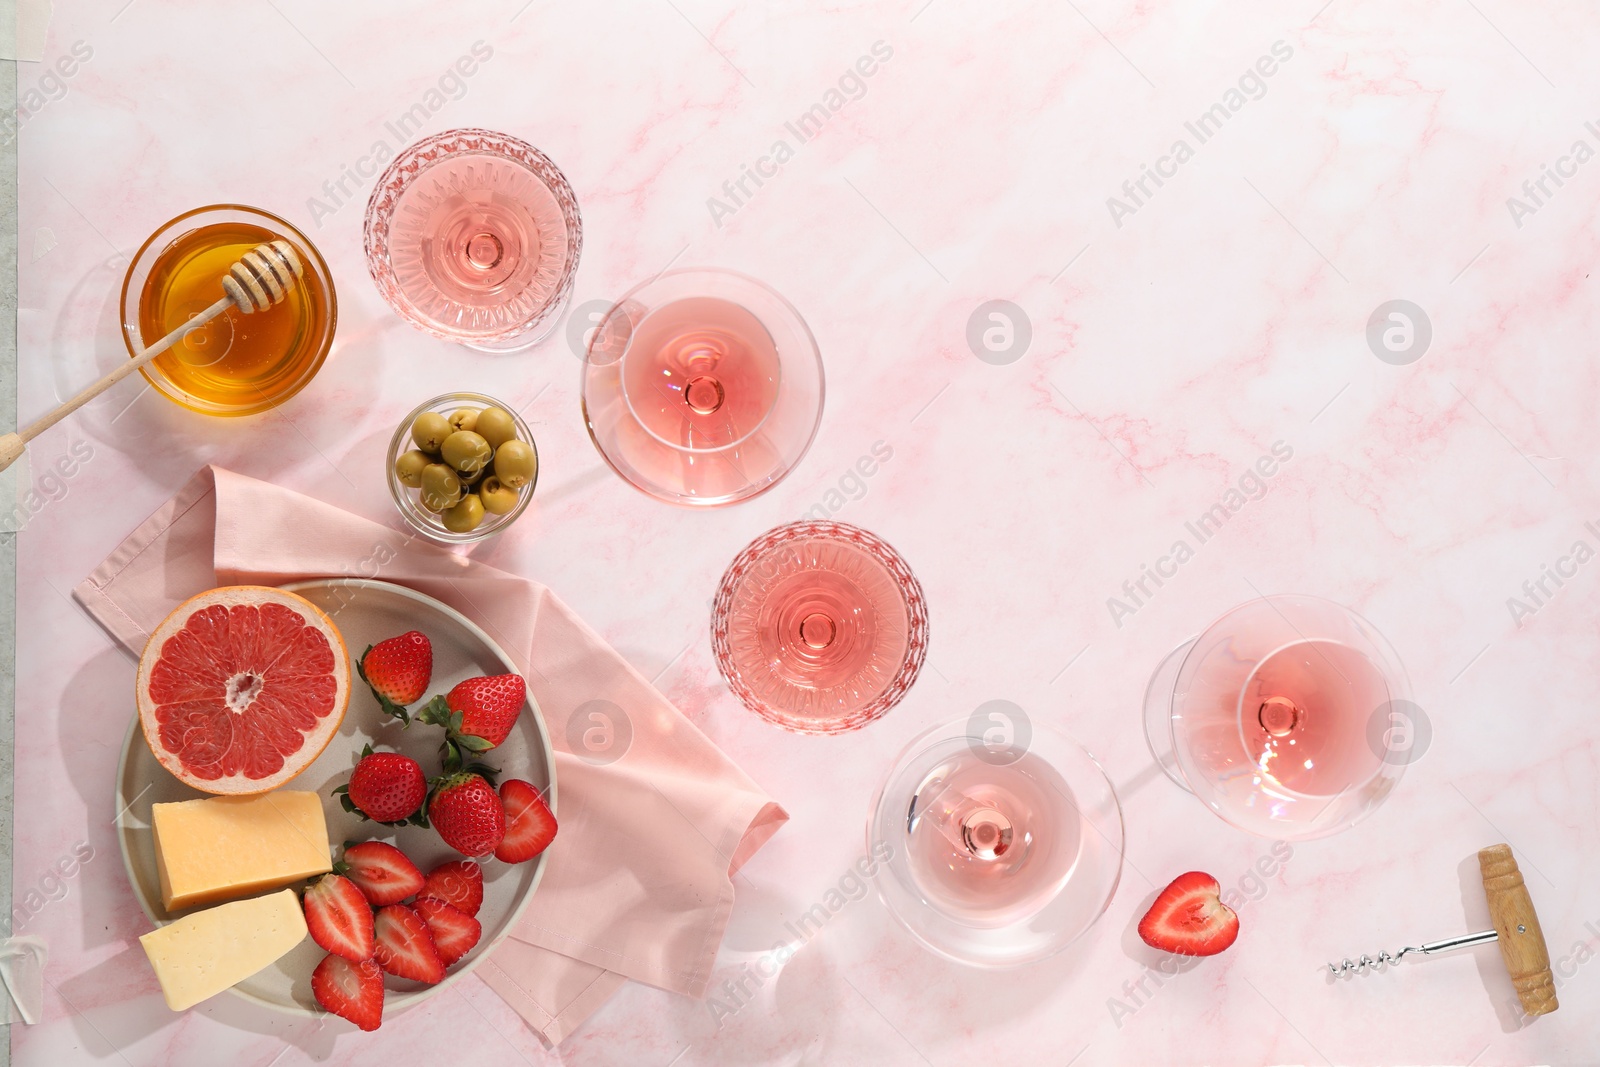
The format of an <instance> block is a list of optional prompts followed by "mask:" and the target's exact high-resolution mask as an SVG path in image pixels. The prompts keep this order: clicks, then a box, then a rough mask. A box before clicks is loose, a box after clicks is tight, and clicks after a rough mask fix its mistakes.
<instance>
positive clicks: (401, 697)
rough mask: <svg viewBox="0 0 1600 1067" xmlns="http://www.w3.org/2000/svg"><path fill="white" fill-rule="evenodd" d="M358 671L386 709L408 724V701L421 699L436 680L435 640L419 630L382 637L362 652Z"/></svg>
mask: <svg viewBox="0 0 1600 1067" xmlns="http://www.w3.org/2000/svg"><path fill="white" fill-rule="evenodd" d="M356 671H357V673H359V674H360V675H361V678H362V680H363V681H364V682H366V683H367V686H368V688H370V689H371V690H372V695H373V696H374V697H375V698H377V701H378V705H379V706H380V707H382V708H383V710H384V712H385V713H386V714H388V715H392V716H394V717H395V718H397V719H399V720H401V721H402V722H404V723H407V724H408V725H409V724H410V722H411V717H410V714H409V713H408V712H407V711H406V709H405V705H407V704H415V703H416V702H417V701H419V700H421V699H422V694H423V693H426V692H427V691H428V683H429V682H430V681H432V680H433V644H432V643H431V642H430V641H429V640H428V638H427V636H426V635H425V634H421V633H418V632H417V631H416V630H412V631H411V632H410V633H405V634H401V635H400V636H399V637H391V638H389V639H388V640H386V641H379V642H378V643H377V644H376V645H373V646H371V647H370V648H368V649H367V650H366V651H365V652H364V653H362V654H361V662H360V663H358V664H356Z"/></svg>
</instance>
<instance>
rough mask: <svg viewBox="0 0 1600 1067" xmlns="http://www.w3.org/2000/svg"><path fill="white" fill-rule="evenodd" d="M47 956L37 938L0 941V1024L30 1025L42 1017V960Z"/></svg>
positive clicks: (41, 942)
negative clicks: (2, 990) (0, 988)
mask: <svg viewBox="0 0 1600 1067" xmlns="http://www.w3.org/2000/svg"><path fill="white" fill-rule="evenodd" d="M47 955H49V953H48V952H47V951H46V950H45V944H44V942H43V941H41V940H40V939H39V938H37V937H6V938H0V984H4V985H5V987H6V996H5V997H4V999H3V1001H0V1025H4V1024H8V1023H14V1022H24V1023H27V1024H28V1025H30V1026H31V1025H33V1024H34V1023H36V1022H38V1021H39V1016H40V1015H42V1014H44V961H45V957H46V956H47Z"/></svg>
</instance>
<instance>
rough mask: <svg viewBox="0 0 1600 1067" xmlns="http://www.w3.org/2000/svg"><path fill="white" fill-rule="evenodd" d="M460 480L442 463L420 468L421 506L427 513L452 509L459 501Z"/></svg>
mask: <svg viewBox="0 0 1600 1067" xmlns="http://www.w3.org/2000/svg"><path fill="white" fill-rule="evenodd" d="M461 492H462V489H461V479H460V478H459V477H457V476H456V472H455V471H453V470H451V469H450V468H449V467H447V466H445V465H444V464H443V463H430V464H428V465H427V466H426V467H424V468H422V506H423V507H425V508H427V509H428V510H429V511H443V510H444V509H445V508H448V507H454V506H455V504H456V503H457V502H458V501H459V500H460V499H461Z"/></svg>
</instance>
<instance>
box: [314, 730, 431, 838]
mask: <svg viewBox="0 0 1600 1067" xmlns="http://www.w3.org/2000/svg"><path fill="white" fill-rule="evenodd" d="M333 792H334V795H335V796H337V797H338V798H339V803H341V804H343V805H344V810H345V811H348V812H351V813H352V814H355V815H359V816H361V817H362V818H363V819H371V820H373V821H374V822H381V823H383V824H385V825H387V826H404V825H405V824H406V821H407V820H408V819H410V821H412V822H415V823H417V824H418V825H423V822H422V816H421V815H419V814H418V813H419V812H420V811H421V810H422V802H423V801H424V800H426V799H427V798H428V779H427V778H426V777H424V775H423V773H422V765H421V764H419V763H418V762H417V761H416V760H414V759H412V758H411V757H410V756H402V755H401V754H400V753H398V752H374V751H372V746H371V745H367V746H365V747H364V748H362V750H361V760H360V761H359V762H358V763H357V764H356V769H355V770H353V771H351V772H350V784H349V785H341V786H340V787H339V788H337V789H335V790H334V791H333ZM412 816H416V818H412Z"/></svg>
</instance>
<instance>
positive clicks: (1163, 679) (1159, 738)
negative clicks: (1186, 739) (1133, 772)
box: [1144, 635, 1199, 793]
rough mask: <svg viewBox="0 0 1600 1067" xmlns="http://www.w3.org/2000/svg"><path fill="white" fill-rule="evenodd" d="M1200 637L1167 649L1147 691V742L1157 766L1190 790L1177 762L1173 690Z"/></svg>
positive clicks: (1145, 731)
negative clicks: (1173, 740) (1184, 663)
mask: <svg viewBox="0 0 1600 1067" xmlns="http://www.w3.org/2000/svg"><path fill="white" fill-rule="evenodd" d="M1197 640H1199V637H1198V635H1197V636H1195V637H1191V638H1189V640H1187V641H1185V642H1183V643H1182V644H1180V645H1179V646H1178V647H1177V648H1175V649H1173V650H1172V651H1171V652H1168V653H1167V655H1166V658H1164V659H1163V660H1162V661H1161V662H1160V663H1159V664H1158V665H1157V666H1156V669H1155V672H1154V673H1153V674H1151V675H1150V684H1149V685H1148V686H1146V687H1145V691H1144V743H1145V745H1147V746H1148V747H1149V749H1150V756H1151V758H1152V759H1154V760H1155V761H1156V766H1158V767H1160V768H1161V770H1162V771H1163V772H1164V773H1165V774H1166V776H1167V777H1168V778H1171V779H1172V780H1173V781H1174V782H1175V783H1177V784H1178V786H1180V787H1181V788H1182V789H1183V790H1184V791H1185V792H1188V793H1192V792H1194V790H1192V789H1190V788H1189V783H1188V781H1186V780H1185V779H1184V777H1183V769H1182V768H1181V767H1179V766H1178V753H1177V750H1176V748H1175V747H1174V746H1173V743H1172V693H1173V690H1175V689H1176V688H1177V685H1178V669H1179V668H1180V667H1182V666H1183V660H1184V657H1185V656H1187V655H1188V654H1189V650H1190V649H1191V648H1193V647H1194V643H1195V642H1196V641H1197Z"/></svg>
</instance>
